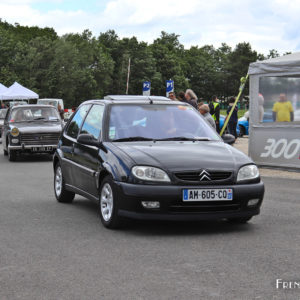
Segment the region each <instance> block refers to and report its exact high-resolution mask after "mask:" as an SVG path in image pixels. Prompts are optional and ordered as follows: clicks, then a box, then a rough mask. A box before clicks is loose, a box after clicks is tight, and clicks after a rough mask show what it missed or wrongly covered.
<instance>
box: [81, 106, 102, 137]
mask: <svg viewBox="0 0 300 300" xmlns="http://www.w3.org/2000/svg"><path fill="white" fill-rule="evenodd" d="M103 112H104V106H103V105H94V106H93V107H92V108H91V110H90V111H89V113H88V115H87V117H86V118H85V121H84V123H83V126H82V128H81V131H80V133H88V134H91V135H93V137H94V138H95V139H98V137H99V135H100V133H101V129H102V119H103Z"/></svg>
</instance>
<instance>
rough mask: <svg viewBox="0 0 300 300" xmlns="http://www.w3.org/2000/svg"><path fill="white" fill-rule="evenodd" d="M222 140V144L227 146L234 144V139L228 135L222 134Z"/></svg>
mask: <svg viewBox="0 0 300 300" xmlns="http://www.w3.org/2000/svg"><path fill="white" fill-rule="evenodd" d="M222 139H223V141H224V143H226V144H229V145H232V144H234V142H235V137H234V136H233V135H232V134H228V133H226V134H223V135H222Z"/></svg>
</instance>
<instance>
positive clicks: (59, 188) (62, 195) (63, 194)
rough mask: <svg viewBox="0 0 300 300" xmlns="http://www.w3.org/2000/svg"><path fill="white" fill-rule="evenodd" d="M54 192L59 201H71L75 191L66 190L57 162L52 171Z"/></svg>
mask: <svg viewBox="0 0 300 300" xmlns="http://www.w3.org/2000/svg"><path fill="white" fill-rule="evenodd" d="M54 194H55V197H56V200H57V201H58V202H60V203H71V202H72V201H73V199H74V197H75V193H73V192H70V191H67V190H66V188H65V181H64V177H63V173H62V169H61V166H60V163H57V164H56V166H55V171H54Z"/></svg>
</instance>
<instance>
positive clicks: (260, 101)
mask: <svg viewBox="0 0 300 300" xmlns="http://www.w3.org/2000/svg"><path fill="white" fill-rule="evenodd" d="M264 102H265V99H264V96H263V95H262V94H258V113H259V122H262V121H263V119H264V113H265V110H264Z"/></svg>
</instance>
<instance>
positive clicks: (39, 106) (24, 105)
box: [11, 104, 56, 109]
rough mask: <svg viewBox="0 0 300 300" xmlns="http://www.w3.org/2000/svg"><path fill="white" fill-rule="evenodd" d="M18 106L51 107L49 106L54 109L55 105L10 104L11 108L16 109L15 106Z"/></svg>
mask: <svg viewBox="0 0 300 300" xmlns="http://www.w3.org/2000/svg"><path fill="white" fill-rule="evenodd" d="M18 107H21V108H31V107H33V108H36V107H51V108H54V109H56V107H55V106H53V105H48V104H47V105H46V104H23V105H14V106H12V107H11V109H16V108H18Z"/></svg>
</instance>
